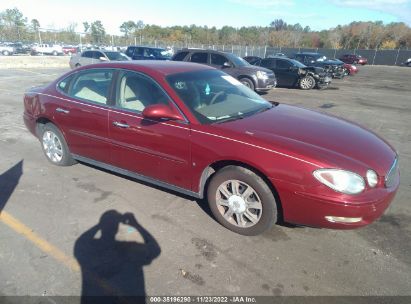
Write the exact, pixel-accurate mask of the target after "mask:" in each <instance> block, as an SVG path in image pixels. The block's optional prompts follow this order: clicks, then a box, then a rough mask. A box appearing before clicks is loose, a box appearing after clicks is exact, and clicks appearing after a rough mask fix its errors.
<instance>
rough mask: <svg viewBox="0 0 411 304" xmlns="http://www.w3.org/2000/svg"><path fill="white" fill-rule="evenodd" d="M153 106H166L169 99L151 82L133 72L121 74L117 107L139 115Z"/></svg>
mask: <svg viewBox="0 0 411 304" xmlns="http://www.w3.org/2000/svg"><path fill="white" fill-rule="evenodd" d="M154 104H165V105H168V104H169V98H168V96H167V95H166V94H165V92H164V91H163V90H162V89H161V88H160V87H159V86H158V85H157V84H156V83H155V82H154V81H153V80H151V79H150V78H148V77H147V76H144V75H141V74H138V73H134V72H123V74H122V75H120V76H119V80H118V83H117V99H116V106H117V107H119V108H121V109H125V110H131V111H134V112H139V113H140V112H143V110H144V109H145V108H146V107H147V106H150V105H154Z"/></svg>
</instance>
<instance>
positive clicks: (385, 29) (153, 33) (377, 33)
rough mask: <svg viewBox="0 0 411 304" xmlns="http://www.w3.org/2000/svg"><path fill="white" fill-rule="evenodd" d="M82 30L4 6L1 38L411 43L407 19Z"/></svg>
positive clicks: (337, 45) (92, 25)
mask: <svg viewBox="0 0 411 304" xmlns="http://www.w3.org/2000/svg"><path fill="white" fill-rule="evenodd" d="M82 27H83V28H82V32H77V31H76V29H77V28H78V24H76V23H72V24H70V25H68V26H67V27H66V28H63V29H58V30H55V29H46V28H42V27H41V24H40V22H39V20H37V19H32V20H28V19H27V18H26V17H24V15H23V13H22V12H21V11H20V10H18V9H17V8H11V9H6V10H4V11H1V12H0V41H21V42H41V41H43V42H53V43H66V44H79V43H82V44H88V43H90V44H97V45H102V44H104V45H111V44H115V45H130V44H155V43H157V42H161V43H163V44H169V45H180V46H181V45H186V46H189V45H193V44H203V45H207V46H210V45H250V46H254V45H258V46H263V45H266V46H271V47H302V48H333V49H396V48H411V28H410V27H409V26H408V25H406V24H405V23H403V22H394V23H389V24H384V23H383V22H382V21H376V22H371V21H370V22H352V23H350V24H348V25H338V26H336V27H335V28H331V29H328V30H322V31H314V30H312V29H311V28H310V27H309V26H305V27H303V26H302V25H300V24H299V23H297V24H287V22H285V21H284V20H282V19H275V20H274V21H273V22H271V23H270V24H269V25H268V26H248V27H240V28H235V27H232V26H223V27H222V28H221V29H217V28H216V27H207V26H197V25H190V26H168V27H161V26H158V25H150V24H144V22H143V21H142V20H137V21H133V20H129V21H125V22H123V23H122V24H120V25H119V30H120V32H121V33H122V35H110V34H108V33H107V31H106V30H105V28H104V25H103V23H102V22H101V20H94V21H85V22H83V24H82Z"/></svg>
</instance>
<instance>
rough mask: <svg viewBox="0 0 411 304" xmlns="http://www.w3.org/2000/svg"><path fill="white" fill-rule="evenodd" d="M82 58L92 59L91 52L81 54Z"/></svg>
mask: <svg viewBox="0 0 411 304" xmlns="http://www.w3.org/2000/svg"><path fill="white" fill-rule="evenodd" d="M81 56H82V57H85V58H93V52H91V51H86V52H84V53H83V55H81Z"/></svg>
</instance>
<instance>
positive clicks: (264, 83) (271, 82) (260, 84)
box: [255, 77, 277, 92]
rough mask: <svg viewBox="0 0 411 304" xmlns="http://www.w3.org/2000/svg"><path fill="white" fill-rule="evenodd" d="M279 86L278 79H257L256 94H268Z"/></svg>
mask: <svg viewBox="0 0 411 304" xmlns="http://www.w3.org/2000/svg"><path fill="white" fill-rule="evenodd" d="M276 86H277V79H276V78H275V77H270V78H267V79H257V86H256V88H255V90H256V92H268V91H270V90H271V89H274V88H275V87H276Z"/></svg>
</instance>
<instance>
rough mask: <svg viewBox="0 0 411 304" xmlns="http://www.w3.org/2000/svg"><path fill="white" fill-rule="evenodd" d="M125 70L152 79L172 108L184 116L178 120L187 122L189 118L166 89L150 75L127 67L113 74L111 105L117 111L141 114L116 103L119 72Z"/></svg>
mask: <svg viewBox="0 0 411 304" xmlns="http://www.w3.org/2000/svg"><path fill="white" fill-rule="evenodd" d="M127 72H132V73H136V74H138V75H140V76H142V77H145V78H147V79H149V80H150V81H152V82H153V83H154V84H155V85H156V86H157V87H158V88H159V89H160V90H161V91H162V93H163V94H164V95H165V96H166V97H167V100H168V101H169V103H171V104H172V106H173V107H174V108H176V109H177V111H179V113H180V114H181V115H182V117H184V121H179V122H181V123H184V124H189V120H188V119H187V117H186V115H185V114H184V113H183V111H182V110H181V109H180V107H179V106H178V105H177V103H176V102H175V101H174V99H173V98H171V96H170V95H169V94H168V93H167V92H166V90H164V88H163V87H162V86H161V85H160V84H159V83H158V82H157V81H156V80H155V79H153V78H152V77H150V76H149V75H147V74H145V73H143V72H139V71H133V70H127V69H115V72H114V73H115V74H114V75H115V77H114V76H113V85H112V88H111V89H112V95H111V96H112V97H113V100H112V105H111V106H112V107H113V108H114V109H116V110H118V111H125V112H127V113H132V114H135V115H138V116H142V112H139V111H136V110H130V109H125V108H121V107H119V106H118V105H117V99H118V98H119V96H118V92H119V88H118V86H120V79H121V77H120V76H121V74H122V73H127Z"/></svg>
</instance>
